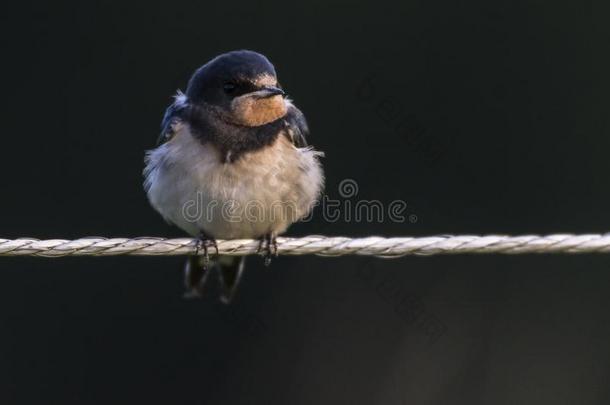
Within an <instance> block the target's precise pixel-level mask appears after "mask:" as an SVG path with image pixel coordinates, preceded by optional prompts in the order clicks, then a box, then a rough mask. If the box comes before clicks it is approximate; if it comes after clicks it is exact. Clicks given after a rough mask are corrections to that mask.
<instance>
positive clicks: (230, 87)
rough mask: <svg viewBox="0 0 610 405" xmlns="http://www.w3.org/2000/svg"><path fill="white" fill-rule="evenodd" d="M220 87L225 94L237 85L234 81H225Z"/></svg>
mask: <svg viewBox="0 0 610 405" xmlns="http://www.w3.org/2000/svg"><path fill="white" fill-rule="evenodd" d="M222 88H223V89H224V91H225V93H227V94H231V93H233V92H234V91H235V89H236V88H237V86H236V85H235V83H225V84H224V85H223V86H222Z"/></svg>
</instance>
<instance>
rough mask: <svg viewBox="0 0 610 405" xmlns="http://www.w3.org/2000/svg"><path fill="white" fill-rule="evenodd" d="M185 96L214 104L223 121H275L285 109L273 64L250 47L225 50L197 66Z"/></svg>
mask: <svg viewBox="0 0 610 405" xmlns="http://www.w3.org/2000/svg"><path fill="white" fill-rule="evenodd" d="M186 96H187V97H188V99H189V100H190V102H192V103H194V104H196V105H201V106H208V107H212V108H214V109H215V110H216V111H218V112H219V113H220V114H221V115H222V117H223V119H224V120H225V121H228V122H229V123H232V124H236V125H242V126H248V127H257V126H261V125H265V124H267V123H269V122H272V121H275V120H277V119H279V118H281V117H283V116H284V115H286V111H287V105H286V100H285V99H284V97H285V93H284V91H283V90H282V88H281V86H280V85H279V84H278V81H277V76H276V74H275V68H274V67H273V65H272V64H271V62H269V60H268V59H267V58H266V57H265V56H263V55H261V54H260V53H257V52H253V51H246V50H242V51H233V52H228V53H225V54H222V55H220V56H217V57H216V58H214V59H212V60H211V61H209V62H208V63H206V64H205V65H203V66H202V67H200V68H199V69H197V71H196V72H195V73H194V74H193V76H192V77H191V80H190V81H189V84H188V87H187V90H186Z"/></svg>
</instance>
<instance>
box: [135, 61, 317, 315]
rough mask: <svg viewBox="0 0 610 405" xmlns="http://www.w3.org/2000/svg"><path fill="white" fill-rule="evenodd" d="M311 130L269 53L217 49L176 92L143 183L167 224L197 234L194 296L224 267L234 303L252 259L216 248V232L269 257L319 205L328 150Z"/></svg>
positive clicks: (190, 280) (188, 283)
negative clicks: (312, 139) (315, 143)
mask: <svg viewBox="0 0 610 405" xmlns="http://www.w3.org/2000/svg"><path fill="white" fill-rule="evenodd" d="M308 135H309V128H308V125H307V121H306V119H305V116H304V114H303V113H302V112H301V111H300V110H299V109H298V108H297V107H296V106H295V105H294V103H293V102H292V100H291V99H290V98H289V97H288V95H287V94H286V92H285V90H284V89H283V88H282V86H281V84H280V83H279V82H278V78H277V74H276V70H275V67H274V65H273V64H272V63H271V62H270V61H269V59H268V58H267V57H266V56H264V55H262V54H261V53H258V52H255V51H251V50H236V51H231V52H227V53H224V54H221V55H218V56H216V57H215V58H213V59H211V60H210V61H208V62H207V63H205V64H204V65H202V66H201V67H199V68H198V69H196V70H195V72H194V73H193V75H192V76H191V78H190V80H189V81H188V84H187V86H186V90H185V91H184V92H182V91H180V90H178V91H177V93H176V94H175V96H174V100H173V103H171V105H170V106H169V107H168V108H167V110H166V111H165V114H164V116H163V119H162V122H161V133H160V136H159V138H158V142H157V146H156V147H155V148H154V149H151V150H148V151H147V152H146V154H145V159H144V160H145V168H144V189H145V191H146V194H147V197H148V200H149V202H150V204H151V206H152V207H153V208H154V209H155V210H156V211H157V212H159V213H160V214H161V216H162V217H163V218H164V219H165V220H166V221H167V222H169V223H170V224H173V225H175V226H177V227H178V228H180V229H182V230H183V231H185V232H186V233H188V234H189V235H191V236H193V237H195V238H197V252H196V254H194V255H191V256H189V257H188V258H187V262H186V265H185V267H184V278H185V287H186V292H185V296H186V297H201V296H203V292H204V286H205V284H206V280H207V279H208V276H209V275H210V273H212V270H216V271H217V274H218V280H219V287H220V300H221V301H222V302H223V303H230V302H231V300H232V299H233V297H234V295H235V291H236V288H237V286H238V284H239V282H240V279H241V277H242V275H243V272H244V265H245V257H231V256H218V248H217V245H216V240H217V239H242V238H243V239H258V240H259V241H260V244H259V252H261V253H262V254H263V255H264V258H265V264H266V265H269V263H270V262H271V258H272V257H273V256H276V255H277V241H276V237H277V236H278V235H280V234H282V233H284V232H285V231H286V230H287V229H288V227H289V226H290V225H291V224H293V223H295V222H297V221H299V220H302V219H303V218H305V217H306V216H308V215H309V214H310V212H311V210H312V209H313V208H314V207H315V205H317V202H318V201H319V197H320V195H321V193H322V189H323V186H324V172H323V168H322V165H321V162H320V160H321V157H323V156H324V154H323V152H320V151H317V150H315V149H314V148H313V147H312V146H310V145H308V143H307V137H308ZM212 248H213V249H215V255H214V256H213V257H212V258H210V251H211V249H212ZM202 251H203V254H200V253H201V252H202Z"/></svg>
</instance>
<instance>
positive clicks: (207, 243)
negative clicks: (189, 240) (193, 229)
mask: <svg viewBox="0 0 610 405" xmlns="http://www.w3.org/2000/svg"><path fill="white" fill-rule="evenodd" d="M211 247H213V248H214V250H215V251H216V256H218V244H217V243H216V239H214V238H210V237H209V236H207V235H206V234H205V233H203V232H202V233H200V234H199V238H197V244H196V248H195V255H196V256H199V253H200V252H201V250H203V262H202V265H203V268H204V269H205V270H207V269H208V266H209V264H210V255H209V252H208V249H209V248H211Z"/></svg>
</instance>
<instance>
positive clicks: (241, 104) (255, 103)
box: [231, 95, 288, 127]
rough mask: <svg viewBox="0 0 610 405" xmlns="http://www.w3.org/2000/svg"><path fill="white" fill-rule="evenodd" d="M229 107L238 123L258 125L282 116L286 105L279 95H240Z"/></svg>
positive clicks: (286, 108) (250, 125)
mask: <svg viewBox="0 0 610 405" xmlns="http://www.w3.org/2000/svg"><path fill="white" fill-rule="evenodd" d="M231 109H232V111H233V117H234V118H235V120H236V121H237V123H238V124H240V125H245V126H248V127H258V126H261V125H265V124H268V123H270V122H273V121H275V120H277V119H279V118H282V117H283V116H284V115H286V112H287V110H288V107H287V105H286V102H285V101H284V98H283V97H282V96H281V95H277V96H273V97H268V98H258V99H257V98H254V97H247V96H242V97H237V98H236V99H235V100H233V102H232V103H231Z"/></svg>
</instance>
